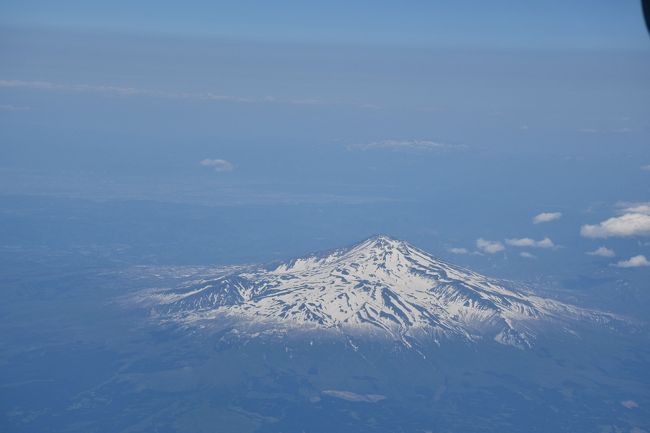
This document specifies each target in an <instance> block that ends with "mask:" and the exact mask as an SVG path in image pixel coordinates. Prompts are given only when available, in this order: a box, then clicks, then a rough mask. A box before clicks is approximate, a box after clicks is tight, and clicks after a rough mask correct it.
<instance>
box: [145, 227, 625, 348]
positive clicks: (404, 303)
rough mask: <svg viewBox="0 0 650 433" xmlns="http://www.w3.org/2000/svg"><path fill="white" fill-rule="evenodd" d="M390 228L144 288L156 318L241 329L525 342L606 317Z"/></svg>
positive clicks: (519, 344)
mask: <svg viewBox="0 0 650 433" xmlns="http://www.w3.org/2000/svg"><path fill="white" fill-rule="evenodd" d="M506 286H507V285H506V284H503V283H500V282H499V281H497V280H494V279H491V278H488V277H485V276H482V275H480V274H477V273H475V272H472V271H470V270H467V269H464V268H462V267H458V266H454V265H451V264H449V263H446V262H444V261H441V260H438V259H436V258H434V257H432V256H431V255H429V254H427V253H426V252H424V251H422V250H420V249H418V248H416V247H414V246H412V245H410V244H408V243H406V242H404V241H399V240H396V239H393V238H390V237H388V236H376V237H372V238H370V239H367V240H365V241H363V242H361V243H359V244H356V245H354V246H352V247H350V248H345V249H339V250H335V251H332V252H328V253H323V254H315V255H309V256H306V257H303V258H299V259H295V260H292V261H289V262H286V263H281V264H279V265H275V266H266V267H263V266H244V267H230V268H223V269H220V270H217V271H216V273H215V274H213V276H212V277H210V278H206V279H201V280H198V281H196V280H195V281H192V282H190V283H188V284H185V285H184V286H183V287H180V288H175V289H173V290H164V291H156V292H153V293H150V294H149V295H148V298H149V300H151V301H154V303H155V307H154V311H155V312H156V315H157V317H161V318H162V319H163V320H170V319H171V320H173V321H179V322H183V323H201V324H205V323H206V321H218V320H220V319H229V320H233V319H234V320H238V321H239V323H240V324H241V326H240V327H241V329H242V330H250V331H251V332H252V330H256V331H259V330H260V329H264V330H266V331H269V330H271V331H281V332H287V331H288V330H304V331H313V330H329V331H331V332H336V333H342V334H345V335H372V336H384V337H389V338H392V339H397V340H400V341H403V342H404V343H405V344H407V345H409V344H410V343H409V342H411V341H414V340H418V339H420V338H425V337H432V338H433V339H434V340H435V341H437V342H438V341H440V339H442V338H457V337H459V338H462V339H465V340H469V341H476V340H479V339H485V338H490V339H494V340H496V341H498V342H500V343H503V344H511V345H516V346H521V347H523V346H529V345H530V344H531V342H532V341H533V340H534V337H535V335H536V334H537V333H538V332H539V330H540V329H542V328H543V327H544V326H546V325H560V326H561V328H562V329H569V327H570V324H571V323H572V322H573V323H575V322H577V321H582V320H589V321H598V322H607V321H610V320H611V319H612V316H610V315H606V314H603V313H597V312H594V311H589V310H585V309H581V308H578V307H575V306H571V305H568V304H564V303H561V302H558V301H555V300H551V299H547V298H542V297H539V296H535V295H534V294H532V293H530V292H527V291H524V290H518V289H513V288H506Z"/></svg>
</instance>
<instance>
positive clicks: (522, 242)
mask: <svg viewBox="0 0 650 433" xmlns="http://www.w3.org/2000/svg"><path fill="white" fill-rule="evenodd" d="M506 244H508V245H510V246H513V247H522V248H523V247H533V248H553V247H555V244H554V243H553V241H552V240H551V239H549V238H544V239H542V240H540V241H536V240H535V239H531V238H521V239H506Z"/></svg>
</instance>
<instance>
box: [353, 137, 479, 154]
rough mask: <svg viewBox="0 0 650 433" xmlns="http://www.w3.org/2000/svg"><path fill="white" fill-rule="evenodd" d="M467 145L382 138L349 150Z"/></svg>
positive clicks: (448, 148) (434, 147) (440, 147)
mask: <svg viewBox="0 0 650 433" xmlns="http://www.w3.org/2000/svg"><path fill="white" fill-rule="evenodd" d="M466 147H467V146H463V145H459V144H449V143H442V142H439V141H432V140H381V141H373V142H370V143H361V144H351V145H350V146H348V149H349V150H372V149H389V150H396V151H397V150H402V151H426V152H432V151H444V150H458V149H464V148H466Z"/></svg>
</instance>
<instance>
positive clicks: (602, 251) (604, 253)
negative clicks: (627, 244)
mask: <svg viewBox="0 0 650 433" xmlns="http://www.w3.org/2000/svg"><path fill="white" fill-rule="evenodd" d="M587 254H589V255H590V256H598V257H614V256H615V255H616V253H614V250H610V249H609V248H607V247H599V248H596V249H595V250H593V251H589V252H588V253H587Z"/></svg>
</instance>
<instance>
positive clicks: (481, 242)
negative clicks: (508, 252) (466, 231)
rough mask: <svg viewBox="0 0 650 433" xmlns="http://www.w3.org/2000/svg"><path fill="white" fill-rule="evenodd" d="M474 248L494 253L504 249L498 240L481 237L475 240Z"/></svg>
mask: <svg viewBox="0 0 650 433" xmlns="http://www.w3.org/2000/svg"><path fill="white" fill-rule="evenodd" d="M476 248H478V249H479V250H480V251H483V252H484V253H488V254H496V253H498V252H499V251H503V250H505V249H506V248H505V247H504V246H503V244H502V243H501V242H499V241H488V240H485V239H483V238H478V239H477V240H476Z"/></svg>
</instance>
